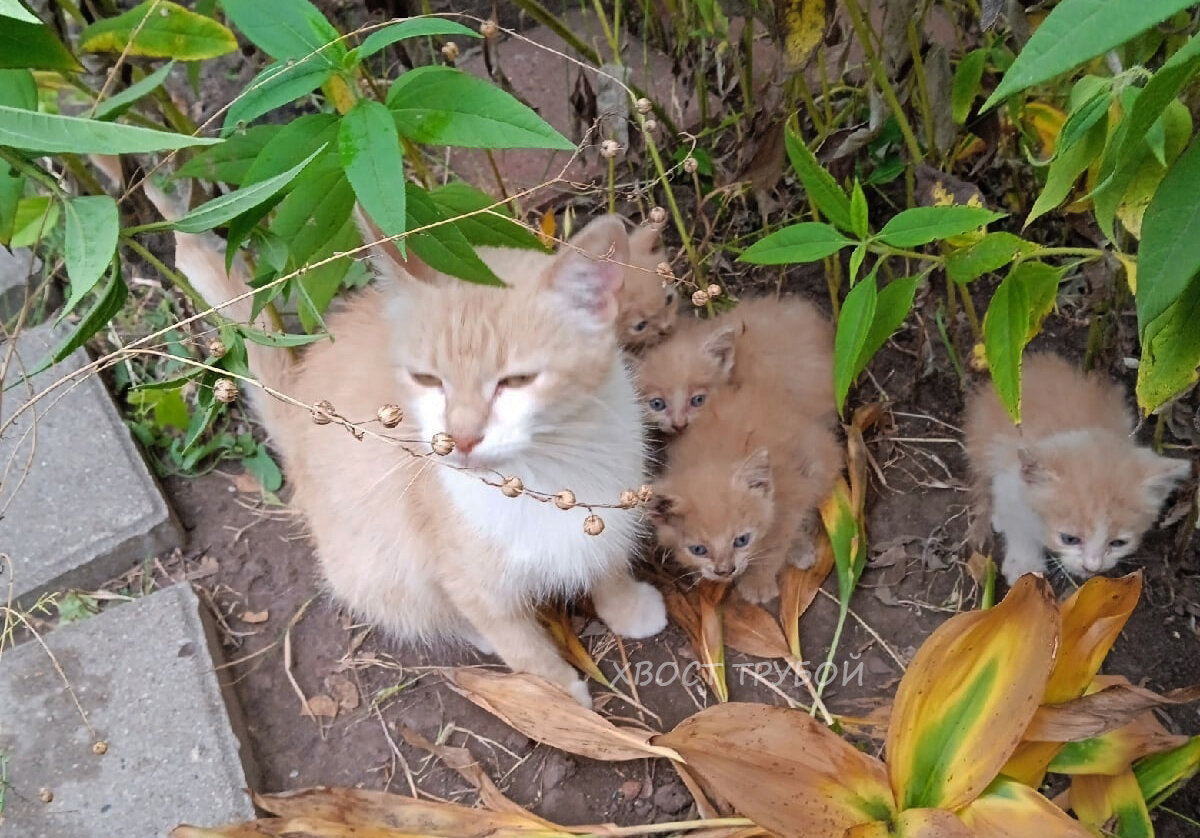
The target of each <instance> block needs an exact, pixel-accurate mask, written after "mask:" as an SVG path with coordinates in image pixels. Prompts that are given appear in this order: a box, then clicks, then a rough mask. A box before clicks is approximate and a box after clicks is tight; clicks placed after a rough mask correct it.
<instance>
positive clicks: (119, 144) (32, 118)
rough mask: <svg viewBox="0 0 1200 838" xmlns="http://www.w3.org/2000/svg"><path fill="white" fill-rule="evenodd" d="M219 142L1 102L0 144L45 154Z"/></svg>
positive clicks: (116, 151)
mask: <svg viewBox="0 0 1200 838" xmlns="http://www.w3.org/2000/svg"><path fill="white" fill-rule="evenodd" d="M219 142H221V141H220V140H217V139H209V138H207V137H191V136H188V135H186V134H174V133H171V132H170V131H153V130H151V129H149V128H138V127H136V126H133V125H117V124H114V123H109V122H98V121H97V120H94V119H82V118H80V117H75V116H58V115H56V114H47V113H34V112H33V111H23V110H19V109H16V108H6V107H4V106H3V105H0V145H6V146H9V147H10V148H20V149H26V150H29V151H40V152H43V153H45V154H58V153H63V152H67V153H73V154H144V153H146V152H150V151H166V150H168V149H174V148H187V147H189V146H195V145H216V144H217V143H219Z"/></svg>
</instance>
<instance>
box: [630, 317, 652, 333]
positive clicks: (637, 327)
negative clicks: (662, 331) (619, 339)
mask: <svg viewBox="0 0 1200 838" xmlns="http://www.w3.org/2000/svg"><path fill="white" fill-rule="evenodd" d="M649 325H650V321H649V320H639V321H638V322H636V323H634V324H633V330H634V331H635V332H644V331H646V327H647V326H649Z"/></svg>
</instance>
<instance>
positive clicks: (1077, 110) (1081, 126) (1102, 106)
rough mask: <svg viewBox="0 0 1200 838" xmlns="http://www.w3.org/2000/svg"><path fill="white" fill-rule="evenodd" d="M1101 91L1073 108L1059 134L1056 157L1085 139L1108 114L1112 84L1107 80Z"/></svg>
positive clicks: (1055, 151) (1055, 149) (1055, 148)
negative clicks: (1093, 127) (1094, 126)
mask: <svg viewBox="0 0 1200 838" xmlns="http://www.w3.org/2000/svg"><path fill="white" fill-rule="evenodd" d="M1105 81H1106V82H1107V83H1105V84H1102V85H1101V86H1100V89H1099V90H1097V91H1096V92H1095V93H1093V94H1092V95H1090V96H1089V97H1088V98H1087V99H1084V100H1083V101H1082V102H1080V103H1079V104H1078V105H1077V106H1075V107H1073V108H1071V112H1070V113H1068V114H1067V118H1066V120H1065V121H1064V122H1063V126H1062V129H1061V130H1060V131H1059V133H1058V142H1057V143H1056V144H1055V146H1054V155H1055V156H1056V157H1057V156H1058V155H1060V154H1062V153H1064V152H1065V151H1067V150H1068V149H1070V148H1071V146H1073V145H1075V143H1077V142H1079V140H1080V139H1081V138H1082V137H1084V136H1085V135H1086V134H1087V133H1088V132H1089V131H1091V130H1092V126H1093V125H1095V124H1096V123H1097V122H1099V121H1100V120H1101V118H1102V117H1104V116H1105V115H1106V114H1107V113H1108V109H1109V106H1111V105H1112V82H1111V81H1110V80H1107V79H1106V80H1105Z"/></svg>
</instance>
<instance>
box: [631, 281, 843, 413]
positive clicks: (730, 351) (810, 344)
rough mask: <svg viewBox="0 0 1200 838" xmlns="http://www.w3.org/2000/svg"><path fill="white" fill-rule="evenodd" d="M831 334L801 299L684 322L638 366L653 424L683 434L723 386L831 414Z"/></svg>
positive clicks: (745, 305) (752, 302)
mask: <svg viewBox="0 0 1200 838" xmlns="http://www.w3.org/2000/svg"><path fill="white" fill-rule="evenodd" d="M832 370H833V327H832V326H831V325H830V323H829V321H828V319H826V317H825V316H824V315H823V314H821V312H820V311H819V310H818V309H817V307H816V306H814V305H813V304H812V303H810V302H808V301H806V300H802V299H799V298H794V297H791V298H784V299H778V300H777V299H773V298H767V297H762V298H757V299H748V300H744V301H742V302H740V303H738V305H737V306H736V307H735V308H733V309H732V310H731V311H728V312H725V313H724V314H721V315H718V316H717V317H714V318H712V319H711V320H696V319H691V320H685V321H684V322H682V323H680V324H679V325H678V327H677V328H676V330H675V333H674V334H673V335H672V336H671V337H670V338H669V339H667V340H666V341H665V342H663V343H660V344H659V345H657V346H654V347H651V348H650V349H648V350H647V351H646V352H645V354H644V355H643V356H642V358H641V359H639V361H638V363H637V381H638V389H639V390H640V391H641V394H642V404H643V406H644V409H645V413H646V416H647V418H648V420H649V421H650V422H651V423H652V424H654V425H655V426H657V427H658V428H659V429H660V430H662V431H665V432H666V433H679V432H680V431H682V430H683V429H684V428H686V427H687V426H688V425H689V424H690V423H691V422H692V421H693V420H694V419H695V418H696V416H698V415H699V414H700V413H701V411H702V410H703V409H704V407H705V404H706V403H707V402H708V400H709V398H710V397H711V396H712V394H713V393H714V391H716V390H717V389H718V388H720V387H722V386H723V385H727V384H728V385H733V386H734V387H737V386H740V385H742V384H745V383H757V384H768V385H771V386H774V387H780V388H786V389H788V390H789V391H790V392H792V393H799V394H801V395H803V397H804V403H803V404H801V405H799V407H800V409H801V410H803V411H804V412H805V413H814V412H815V413H820V414H822V415H832V413H833V372H832Z"/></svg>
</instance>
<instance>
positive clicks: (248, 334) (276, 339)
mask: <svg viewBox="0 0 1200 838" xmlns="http://www.w3.org/2000/svg"><path fill="white" fill-rule="evenodd" d="M232 328H233V330H234V331H235V332H237V333H238V334H239V335H241V336H242V337H244V338H245V339H246V340H248V341H250V342H251V343H257V344H259V345H260V346H274V347H277V348H281V349H282V348H290V347H293V346H307V345H308V344H310V343H316V342H317V341H319V340H325V338H327V337H329V336H328V335H289V334H285V333H283V332H264V331H263V330H262V329H257V328H255V327H254V326H247V325H245V324H243V323H235V324H234V325H233V326H232Z"/></svg>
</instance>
